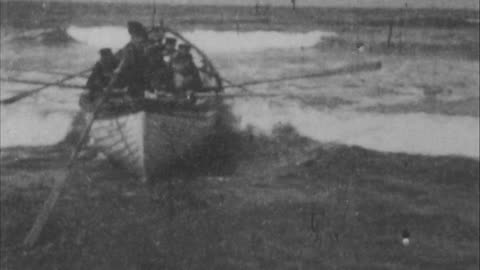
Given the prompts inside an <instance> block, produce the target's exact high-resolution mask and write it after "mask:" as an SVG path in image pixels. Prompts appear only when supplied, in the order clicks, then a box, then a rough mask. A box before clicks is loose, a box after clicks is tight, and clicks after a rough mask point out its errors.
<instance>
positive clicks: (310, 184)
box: [0, 3, 479, 270]
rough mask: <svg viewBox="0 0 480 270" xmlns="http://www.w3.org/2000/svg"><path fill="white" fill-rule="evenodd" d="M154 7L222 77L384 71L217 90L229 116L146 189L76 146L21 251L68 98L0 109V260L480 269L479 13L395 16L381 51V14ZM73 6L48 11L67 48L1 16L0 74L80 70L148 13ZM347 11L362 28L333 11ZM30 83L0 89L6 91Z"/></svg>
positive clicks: (51, 169) (67, 130)
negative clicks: (262, 13)
mask: <svg viewBox="0 0 480 270" xmlns="http://www.w3.org/2000/svg"><path fill="white" fill-rule="evenodd" d="M2 5H5V4H4V3H2ZM10 5H12V4H10ZM7 7H8V6H7ZM28 8H29V10H37V9H38V10H40V9H39V8H38V7H37V6H29V7H28ZM18 10H20V9H17V12H20V11H18ZM56 10H57V11H58V10H62V12H64V10H65V6H61V5H60V6H59V7H57V8H56ZM92 10H96V11H95V12H97V13H95V12H94V11H92ZM102 10H104V11H102ZM159 10H161V11H159V13H160V15H163V16H165V18H166V19H167V20H169V21H170V22H171V23H172V24H173V25H174V26H175V27H177V28H178V29H179V30H180V31H182V32H183V33H185V35H186V36H188V37H190V38H191V39H192V40H193V41H194V42H195V43H196V44H198V46H200V47H202V48H203V49H205V51H206V52H207V53H208V54H209V56H211V57H212V59H213V60H214V62H215V63H216V65H217V66H218V68H219V70H221V71H222V75H223V76H224V77H225V78H229V79H230V80H232V81H234V82H243V81H249V80H254V79H257V78H276V77H282V76H286V75H291V74H308V73H311V72H314V71H319V70H325V69H328V68H335V67H339V66H342V65H345V64H349V63H362V62H365V61H373V60H375V61H381V62H382V69H381V70H379V71H375V72H366V73H358V74H350V75H345V76H334V77H328V78H319V79H311V80H296V81H289V82H281V83H271V84H267V85H261V86H254V87H249V90H250V91H252V93H256V94H271V93H275V94H282V95H279V96H278V97H273V98H265V97H249V98H230V99H226V100H225V103H226V104H227V105H228V106H229V107H230V108H231V113H232V115H233V116H234V117H235V118H236V121H235V123H229V124H231V126H233V127H232V128H231V129H228V130H224V131H223V132H220V133H219V134H218V135H216V136H212V137H209V138H208V140H207V141H206V142H205V144H204V145H203V146H202V147H201V148H200V149H199V151H197V152H195V153H191V155H189V156H188V157H185V158H184V159H183V160H181V161H179V162H178V164H176V165H175V166H172V168H170V169H169V170H168V171H165V174H164V175H162V176H159V177H158V179H155V181H154V183H152V184H149V185H145V184H141V183H139V181H138V180H137V179H135V178H134V177H133V176H132V175H130V174H129V173H128V172H126V171H125V170H123V169H122V168H118V167H116V166H114V165H112V164H111V163H109V162H108V160H107V159H105V157H104V156H102V155H101V154H98V153H97V152H95V151H93V150H92V149H87V150H85V151H84V152H83V153H82V158H81V159H80V160H79V162H77V164H76V165H75V166H74V169H73V177H72V178H71V179H70V180H69V182H68V183H67V184H66V187H65V189H64V190H63V192H62V194H61V196H60V198H59V200H58V202H57V204H56V206H55V208H54V211H53V212H52V214H51V216H50V218H49V220H48V222H47V224H46V226H45V228H44V231H43V233H42V234H41V237H40V239H39V241H38V243H37V244H36V245H35V247H34V248H32V249H24V248H19V247H18V245H19V244H21V243H22V241H23V238H24V237H25V235H26V233H27V232H28V230H29V229H30V227H31V225H32V223H33V221H34V219H35V216H36V215H37V213H38V211H39V209H40V208H41V206H42V203H43V201H44V200H45V198H46V197H47V196H48V193H49V191H50V187H51V186H52V184H53V182H54V179H55V178H59V177H62V176H64V175H65V173H66V170H65V164H66V160H67V159H68V156H69V155H70V151H71V149H72V145H73V144H74V141H75V138H76V136H78V134H77V133H78V129H79V127H81V125H77V126H76V124H78V122H76V121H74V119H75V117H76V115H77V114H78V112H79V107H78V95H79V93H80V92H81V91H77V90H66V89H61V88H54V87H52V88H51V89H48V90H46V91H45V92H42V93H41V94H39V95H38V96H36V97H32V98H28V99H25V100H24V101H22V102H19V103H18V104H16V105H12V106H11V107H6V106H3V105H2V107H1V110H2V113H1V138H0V142H1V151H0V153H1V155H0V169H1V172H0V176H1V180H0V202H1V206H0V210H1V213H0V214H1V239H0V242H1V260H0V268H2V269H409V270H410V269H422V270H423V269H449V270H450V269H469V270H470V269H472V270H473V269H478V266H479V256H478V254H479V241H478V239H479V215H478V211H479V143H478V141H479V131H478V128H479V122H478V119H479V90H478V89H479V76H478V72H479V60H478V57H479V51H478V44H479V34H478V23H477V24H474V25H470V24H454V23H451V25H447V26H445V25H443V26H442V25H435V22H436V21H435V20H434V18H437V19H438V18H445V17H444V15H445V14H446V13H447V11H442V10H436V11H434V12H431V11H427V10H423V11H418V12H424V13H422V14H424V15H425V14H426V15H425V16H426V17H427V18H430V20H423V21H422V20H414V19H411V20H410V21H407V24H406V25H405V24H403V25H402V27H400V26H398V25H396V26H395V28H394V33H393V38H392V40H391V44H390V45H389V46H387V43H386V42H387V41H386V38H387V36H388V25H386V24H384V21H385V20H387V19H388V18H390V17H391V14H398V13H395V12H394V11H390V10H386V11H383V13H381V12H379V13H378V14H380V15H376V16H373V15H371V14H372V12H365V11H362V12H358V13H355V12H354V11H351V10H347V9H340V10H339V9H330V10H329V9H321V8H318V9H312V10H303V11H302V10H300V11H301V12H305V13H302V14H309V16H313V18H314V19H315V20H313V22H312V20H311V19H312V17H308V18H307V17H306V16H301V15H299V14H296V15H288V17H287V14H290V13H288V12H289V10H288V9H286V8H273V11H272V15H271V16H270V17H269V18H270V19H269V21H268V22H266V21H264V20H260V19H262V18H263V17H259V16H253V15H252V13H251V10H248V9H246V8H245V9H235V8H232V7H223V8H221V9H215V7H206V8H204V9H200V10H197V11H196V13H195V14H194V15H192V14H193V13H192V12H191V10H190V9H189V8H188V7H182V8H176V7H172V6H167V7H165V8H164V9H159ZM87 11H88V12H87ZM22 12H23V11H22ZM32 12H33V11H32ZM69 12H70V11H69ZM71 12H72V14H70V13H68V14H70V15H71V16H70V19H69V21H66V20H65V19H61V18H63V17H62V16H60V15H58V17H55V18H57V19H58V21H61V22H62V23H65V24H67V23H68V24H69V26H68V27H67V28H66V33H68V35H69V37H71V38H72V40H73V41H65V40H63V41H62V42H59V43H58V44H53V45H52V44H48V45H46V44H45V43H43V42H42V41H41V40H39V39H38V38H31V37H27V38H25V36H21V35H20V34H19V33H20V32H22V33H24V31H25V29H26V28H29V31H31V30H32V29H38V28H39V27H38V25H34V23H33V22H31V21H29V20H25V21H22V20H20V19H18V18H17V19H12V20H11V21H6V22H5V21H2V44H1V45H2V47H1V55H2V70H1V75H2V78H3V77H4V76H11V75H19V76H24V77H25V78H29V79H39V80H40V79H41V80H56V79H58V78H60V77H61V75H58V76H54V75H52V74H45V73H43V74H42V71H47V70H48V71H52V70H56V71H62V72H66V73H68V72H73V71H77V70H82V68H84V67H85V66H87V65H89V64H91V63H94V61H95V59H96V57H97V55H96V54H97V50H98V49H99V47H103V46H109V47H113V48H115V46H117V48H119V47H121V46H122V44H120V41H123V40H125V38H127V40H128V36H127V35H126V33H125V29H124V26H123V24H124V22H123V21H122V20H123V19H122V18H125V16H127V15H131V16H134V15H135V16H137V18H140V19H139V20H144V21H148V16H149V15H148V14H149V13H148V9H147V8H145V7H143V6H138V7H136V8H135V9H127V8H125V7H124V6H121V5H119V6H115V8H113V9H110V10H108V11H105V6H103V5H100V6H95V5H93V6H92V4H79V6H77V8H76V9H74V10H73V11H71ZM82 12H83V13H82ZM102 12H103V14H104V17H100V16H99V15H98V14H102ZM352 12H353V13H352ZM429 12H430V13H429ZM443 12H445V13H443ZM60 13H61V12H60ZM60 13H59V14H60ZM82 14H84V16H85V17H83V18H82V16H81V15H82ZM168 14H170V15H168ZM212 14H215V16H214V15H212ZM232 14H233V15H232ZM328 14H330V15H329V16H330V17H328ZM349 14H350V15H351V14H354V16H353V17H354V18H357V19H356V20H357V21H356V22H358V21H360V22H361V23H358V25H357V26H355V27H353V28H352V24H351V23H348V20H344V21H346V22H343V24H340V23H339V22H337V21H339V19H337V17H339V15H342V16H343V17H342V18H346V17H348V16H350V15H349ZM450 14H453V15H451V17H452V18H460V17H462V16H464V17H468V16H471V14H472V12H470V11H464V12H463V13H462V11H458V10H454V11H451V13H450ZM465 14H466V15H465ZM347 15H348V16H347ZM427 15H428V16H427ZM410 16H411V18H419V17H421V18H425V16H424V17H422V16H417V17H415V16H414V15H413V13H412V14H411V15H410ZM29 18H30V17H29ZM59 18H60V19H59ZM449 18H450V17H449ZM462 18H463V17H462ZM253 19H255V20H253ZM2 20H4V19H3V18H2ZM387 21H388V20H387ZM219 22H222V23H219ZM239 22H240V23H239ZM55 23H58V22H55ZM238 24H239V25H240V27H241V28H240V30H239V31H237V30H238V29H236V28H238ZM40 28H42V27H40ZM112 32H114V33H116V34H115V35H112V36H109V38H105V39H101V38H98V37H99V36H102V35H104V36H105V35H106V33H112ZM92 33H95V34H92ZM212 40H213V41H212ZM228 41H230V45H226V44H227V42H228ZM233 41H235V42H233ZM360 43H361V44H362V45H364V47H365V48H364V50H361V51H360V50H359V49H358V44H360ZM235 45H236V46H235ZM229 46H230V48H229ZM58 56H60V57H58ZM52 59H53V60H52ZM19 69H24V70H35V71H29V72H25V71H23V73H22V72H19V71H18V70H19ZM84 81H85V80H84V78H83V79H82V78H76V79H75V80H72V81H70V82H69V83H76V84H82V83H84ZM29 88H31V85H30V86H28V85H19V84H12V83H4V82H2V84H1V97H2V99H3V98H6V97H8V96H11V95H13V94H15V93H18V92H20V91H23V90H25V89H29ZM232 93H238V92H232ZM72 130H73V131H72ZM72 132H73V133H72ZM76 132H77V133H76ZM166 179H172V183H173V185H172V186H171V187H170V188H168V187H166V184H165V183H166ZM406 233H407V235H409V237H408V239H409V240H408V241H409V242H408V243H407V244H405V241H404V240H403V239H402V238H403V237H404V236H405V234H406ZM402 241H404V242H403V243H402Z"/></svg>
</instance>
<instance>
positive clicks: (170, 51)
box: [163, 37, 177, 63]
mask: <svg viewBox="0 0 480 270" xmlns="http://www.w3.org/2000/svg"><path fill="white" fill-rule="evenodd" d="M176 46H177V40H176V39H174V38H170V37H169V38H166V39H165V49H164V51H163V58H164V60H165V62H166V63H170V61H171V60H172V58H173V57H174V56H175V54H176V53H177V50H176V49H175V47H176Z"/></svg>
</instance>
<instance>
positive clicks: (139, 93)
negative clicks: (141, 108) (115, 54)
mask: <svg viewBox="0 0 480 270" xmlns="http://www.w3.org/2000/svg"><path fill="white" fill-rule="evenodd" d="M128 33H129V34H130V38H131V39H130V42H129V43H128V44H127V45H125V47H124V48H123V49H122V51H121V53H120V55H119V57H120V64H119V65H118V67H117V69H116V70H115V72H114V76H113V79H112V81H111V82H110V84H109V88H113V87H125V86H126V87H127V92H128V94H129V95H130V96H132V97H137V98H138V97H143V96H144V90H145V87H146V82H145V74H146V69H147V65H148V61H147V48H148V34H147V30H146V29H145V27H144V26H143V25H142V24H141V23H139V22H136V21H130V22H128Z"/></svg>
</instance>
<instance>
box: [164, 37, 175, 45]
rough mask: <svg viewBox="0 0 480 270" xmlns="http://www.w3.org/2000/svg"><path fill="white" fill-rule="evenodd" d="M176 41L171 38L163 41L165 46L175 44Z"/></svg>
mask: <svg viewBox="0 0 480 270" xmlns="http://www.w3.org/2000/svg"><path fill="white" fill-rule="evenodd" d="M176 43H177V40H176V39H174V38H171V37H168V38H166V39H165V44H176Z"/></svg>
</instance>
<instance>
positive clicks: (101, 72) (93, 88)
mask: <svg viewBox="0 0 480 270" xmlns="http://www.w3.org/2000/svg"><path fill="white" fill-rule="evenodd" d="M99 54H100V60H99V61H98V62H97V63H95V66H94V67H93V69H92V73H91V74H90V76H89V77H88V80H87V89H88V90H90V91H89V98H90V99H94V98H95V97H97V96H98V95H99V94H101V93H102V92H103V89H104V88H105V87H106V86H107V85H108V83H109V82H110V80H111V78H112V75H113V71H114V70H115V68H116V67H117V65H118V61H117V59H116V58H115V56H114V55H113V53H112V50H111V49H110V48H103V49H101V50H100V51H99Z"/></svg>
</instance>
